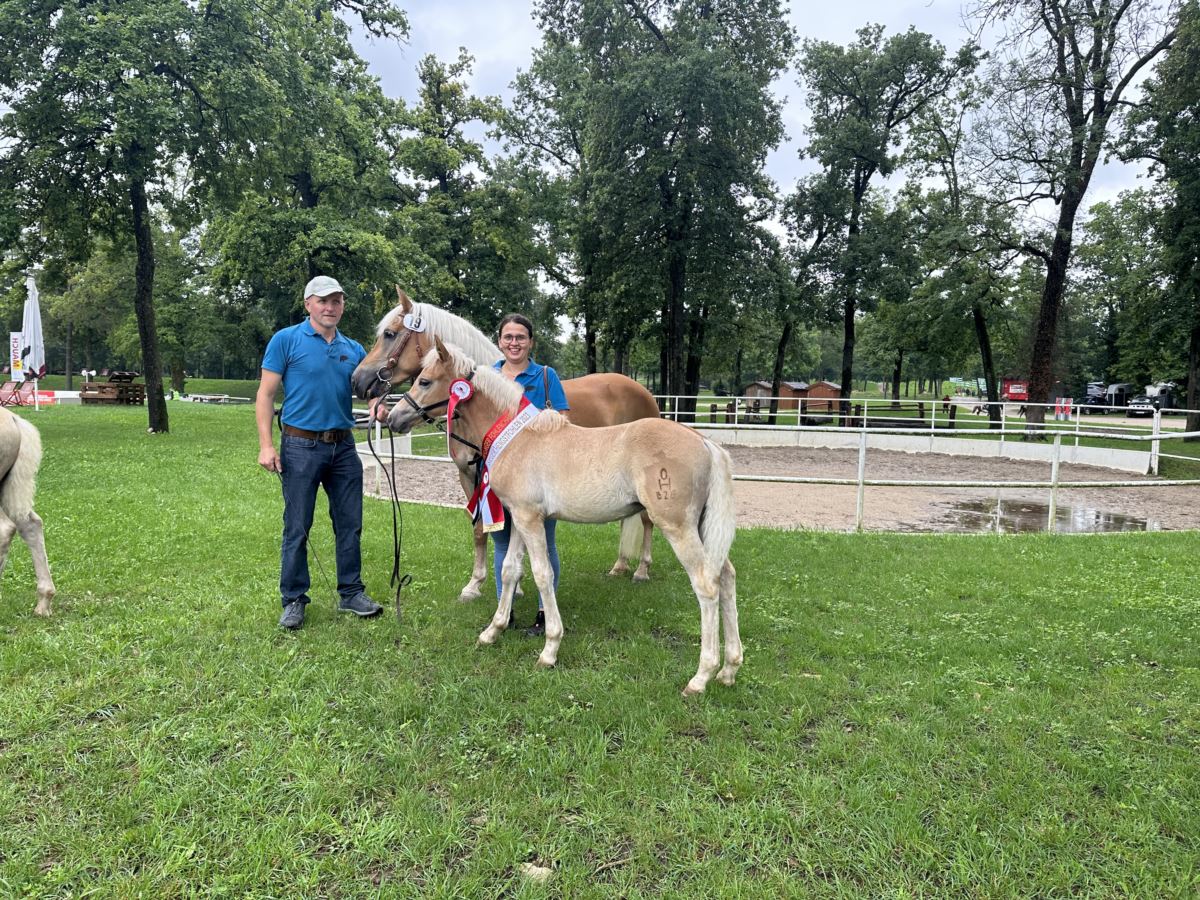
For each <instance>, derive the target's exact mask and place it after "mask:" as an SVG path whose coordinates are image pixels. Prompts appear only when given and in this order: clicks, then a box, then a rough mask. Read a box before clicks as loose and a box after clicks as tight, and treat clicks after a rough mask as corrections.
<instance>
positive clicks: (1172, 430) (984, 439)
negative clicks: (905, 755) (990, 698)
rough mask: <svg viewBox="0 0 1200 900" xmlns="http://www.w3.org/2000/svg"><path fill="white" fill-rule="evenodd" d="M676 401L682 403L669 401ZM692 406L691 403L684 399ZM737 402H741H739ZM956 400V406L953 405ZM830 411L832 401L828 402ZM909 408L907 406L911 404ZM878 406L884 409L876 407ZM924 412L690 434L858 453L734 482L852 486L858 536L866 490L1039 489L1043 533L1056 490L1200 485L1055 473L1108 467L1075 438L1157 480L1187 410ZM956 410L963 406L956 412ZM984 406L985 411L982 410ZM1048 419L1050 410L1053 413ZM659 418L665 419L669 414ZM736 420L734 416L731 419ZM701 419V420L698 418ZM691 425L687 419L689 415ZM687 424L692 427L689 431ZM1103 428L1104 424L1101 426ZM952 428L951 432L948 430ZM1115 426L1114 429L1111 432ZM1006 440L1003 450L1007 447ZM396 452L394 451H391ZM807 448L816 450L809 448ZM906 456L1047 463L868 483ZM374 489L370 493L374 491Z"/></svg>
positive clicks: (389, 440)
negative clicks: (851, 464) (816, 474)
mask: <svg viewBox="0 0 1200 900" xmlns="http://www.w3.org/2000/svg"><path fill="white" fill-rule="evenodd" d="M671 399H680V398H671ZM688 399H692V398H688ZM699 399H700V402H699V403H698V405H697V412H698V413H700V412H701V407H702V406H704V405H705V403H706V402H707V401H706V400H705V399H704V398H699ZM738 399H741V398H738ZM959 399H961V398H959ZM834 402H835V403H836V401H834ZM883 403H884V404H886V406H887V408H888V409H889V410H892V411H894V408H893V406H892V402H891V401H890V400H889V401H883ZM909 403H910V405H911V403H912V401H909ZM876 405H877V406H879V405H882V404H876ZM928 405H929V406H930V407H931V409H930V423H929V425H928V426H925V425H924V424H922V425H921V426H920V427H917V428H913V427H911V424H912V422H913V421H914V419H913V418H912V417H911V416H909V417H902V416H891V417H890V418H891V419H893V420H894V421H895V422H896V423H897V424H896V425H880V424H878V423H879V420H880V419H884V418H889V417H885V416H882V415H867V414H866V409H867V408H868V407H867V404H865V403H864V404H863V407H864V408H863V411H862V412H861V413H859V414H851V415H849V416H846V415H840V414H834V415H833V420H834V421H838V422H848V423H852V424H845V425H842V424H808V425H803V424H799V422H797V423H795V424H784V425H779V424H776V425H764V424H750V423H748V422H745V421H742V422H738V421H736V418H735V421H733V422H730V423H728V424H726V423H724V422H705V421H700V422H696V423H695V424H694V425H693V427H695V429H696V430H697V431H699V432H700V433H702V434H706V435H707V436H709V437H710V438H711V439H713V440H715V441H717V442H718V443H727V444H742V443H745V442H746V437H747V435H757V436H758V440H751V441H750V443H758V444H759V445H763V444H770V445H772V446H789V445H795V444H797V443H798V439H797V436H798V435H808V436H818V435H820V436H823V437H820V438H818V439H817V440H819V441H824V443H817V444H815V446H836V447H853V448H857V450H858V468H857V474H856V476H855V477H854V478H809V477H802V476H783V475H736V474H735V475H734V480H735V481H765V482H772V483H780V484H832V485H854V486H855V488H856V492H857V493H856V499H855V528H856V530H859V531H861V530H862V528H863V521H864V519H863V510H864V505H865V489H866V488H867V487H936V488H991V489H1003V488H1013V489H1016V488H1034V489H1045V490H1047V491H1048V494H1049V502H1048V504H1047V506H1048V512H1047V523H1046V528H1047V530H1048V531H1054V530H1055V527H1056V526H1055V521H1056V512H1057V507H1058V492H1059V491H1060V490H1069V489H1071V488H1129V487H1141V488H1145V487H1173V486H1183V485H1191V486H1195V485H1196V484H1198V483H1200V482H1198V481H1195V480H1186V479H1185V480H1168V479H1154V480H1137V481H1134V480H1121V479H1113V480H1109V481H1064V480H1062V479H1061V477H1060V468H1061V465H1062V463H1063V462H1077V463H1087V464H1091V465H1106V463H1105V462H1102V461H1097V460H1098V459H1100V457H1097V458H1090V457H1088V456H1087V454H1086V453H1084V452H1083V451H1087V450H1104V449H1105V448H1089V447H1086V446H1081V445H1080V439H1081V438H1102V439H1107V440H1109V441H1119V442H1122V443H1129V444H1130V445H1133V446H1138V445H1143V446H1146V447H1148V448H1149V450H1148V451H1146V450H1119V449H1117V450H1113V449H1112V448H1107V450H1108V453H1109V454H1110V456H1109V457H1108V460H1109V463H1112V462H1113V461H1114V460H1115V461H1116V462H1117V463H1121V462H1124V461H1126V459H1127V457H1126V456H1124V455H1111V454H1128V455H1130V456H1136V457H1137V458H1138V459H1140V460H1143V462H1142V463H1140V468H1139V464H1134V465H1133V466H1132V468H1130V467H1129V466H1126V465H1120V464H1115V465H1114V464H1109V465H1108V467H1109V468H1114V469H1118V470H1120V469H1125V470H1126V471H1130V470H1132V471H1140V472H1142V473H1145V472H1147V471H1150V472H1151V473H1152V474H1157V471H1158V460H1159V459H1160V458H1172V459H1196V457H1194V456H1185V455H1179V454H1170V453H1163V452H1162V451H1161V449H1160V445H1161V444H1162V443H1163V442H1165V441H1175V440H1182V439H1183V438H1194V437H1200V431H1192V432H1187V431H1183V430H1181V428H1178V427H1166V428H1164V425H1163V421H1162V416H1163V415H1164V413H1165V414H1167V415H1171V414H1173V413H1176V412H1183V413H1186V410H1184V411H1179V410H1161V411H1160V410H1155V411H1154V414H1153V416H1152V419H1153V421H1152V423H1151V427H1150V428H1149V430H1147V428H1146V426H1140V427H1139V426H1129V425H1116V423H1112V425H1110V426H1109V427H1107V428H1102V427H1100V426H1093V425H1091V424H1090V423H1089V424H1088V425H1084V424H1083V422H1082V421H1081V418H1080V415H1079V414H1076V415H1074V416H1073V417H1072V418H1070V419H1063V420H1059V421H1053V420H1050V419H1049V417H1047V419H1048V420H1047V422H1046V423H1045V426H1044V428H1043V430H1042V431H1041V432H1034V433H1037V434H1039V435H1040V436H1041V437H1044V438H1045V439H1046V440H1044V441H1037V442H1030V441H1028V438H1029V436H1030V434H1031V432H1030V429H1029V428H1028V427H1027V426H1025V425H1023V424H1020V426H1019V427H1017V425H1018V423H1011V422H1010V423H1006V422H1005V418H1004V417H1003V416H1002V417H1001V420H1000V428H999V429H990V428H989V427H988V426H989V422H988V420H987V419H977V420H975V421H974V422H972V423H970V425H968V423H967V422H965V421H963V420H959V421H958V422H954V419H953V417H952V416H951V415H950V414H949V413H943V414H942V417H941V421H942V423H943V424H940V425H939V424H938V421H937V419H936V418H935V416H936V413H935V412H934V411H933V407H934V406H940V405H941V404H940V402H939V401H933V402H932V403H929V404H928ZM959 405H960V406H961V405H962V404H959ZM985 405H986V404H985ZM1007 406H1010V407H1012V406H1016V404H1007ZM1050 406H1051V411H1052V410H1053V407H1052V405H1050ZM665 415H670V414H669V413H667V414H665ZM734 415H735V417H736V412H735V413H734ZM698 417H707V416H704V414H703V413H701V416H698ZM689 418H690V415H689ZM689 424H691V423H689ZM1106 424H1109V423H1106ZM950 425H953V426H955V427H948V426H950ZM1113 426H1115V427H1113ZM969 432H974V433H975V435H976V436H975V437H973V438H964V437H962V435H963V434H964V433H969ZM414 439H415V440H421V441H425V440H430V439H436V440H440V441H442V442H444V441H445V439H446V438H445V435H444V434H442V433H441V432H437V431H434V432H427V433H423V434H416V435H407V434H406V435H398V436H394V437H388V436H387V435H385V433H384V432H383V430H382V426H381V425H380V423H378V422H376V423H374V435H373V440H372V442H373V444H374V449H373V450H371V449H369V448H367V446H366V444H365V442H364V443H362V444H360V446H359V453H360V454H363V455H364V456H367V457H372V456H378V457H379V458H380V459H381V460H383V459H417V460H427V461H430V462H449V461H450V457H449V456H435V455H431V454H415V455H414V454H413V452H412V441H413V440H414ZM897 439H899V440H901V441H903V440H909V441H915V442H916V445H912V446H898V445H897V444H896V443H895V442H896V440H897ZM1006 440H1007V444H1006ZM935 441H937V442H942V441H951V442H953V444H950V445H945V444H934V443H933V442H935ZM1064 441H1068V442H1070V441H1073V444H1072V443H1064ZM393 444H394V448H395V449H394V451H393V449H392V448H393ZM808 445H809V446H813V445H814V444H812V443H809V444H808ZM936 446H941V447H943V449H940V450H939V449H932V450H931V449H930V448H931V447H936ZM948 446H949V447H957V448H959V450H960V451H962V452H955V451H952V450H950V449H944V448H945V447H948ZM868 447H871V448H873V449H904V450H907V451H908V452H944V453H954V455H987V456H1002V457H1008V458H1024V459H1031V458H1038V459H1043V460H1044V461H1047V462H1048V463H1049V464H1050V477H1049V478H1048V479H1047V480H1045V481H928V480H908V479H872V478H868V477H867V449H868ZM379 487H380V486H379V485H378V484H377V485H376V489H377V490H378V489H379Z"/></svg>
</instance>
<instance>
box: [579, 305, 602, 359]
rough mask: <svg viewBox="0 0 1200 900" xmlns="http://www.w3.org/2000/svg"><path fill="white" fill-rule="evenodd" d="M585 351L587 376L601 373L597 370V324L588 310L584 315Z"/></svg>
mask: <svg viewBox="0 0 1200 900" xmlns="http://www.w3.org/2000/svg"><path fill="white" fill-rule="evenodd" d="M583 351H584V359H585V361H586V365H587V374H589V375H591V374H592V373H594V372H597V371H599V370H598V369H597V368H596V324H595V323H594V322H593V321H592V317H591V315H590V314H589V311H588V310H587V309H586V308H585V310H584V313H583Z"/></svg>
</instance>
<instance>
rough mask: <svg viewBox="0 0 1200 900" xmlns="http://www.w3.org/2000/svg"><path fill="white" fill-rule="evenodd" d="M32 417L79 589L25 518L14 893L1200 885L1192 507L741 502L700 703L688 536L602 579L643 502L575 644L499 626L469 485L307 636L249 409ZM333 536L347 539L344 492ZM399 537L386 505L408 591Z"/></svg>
mask: <svg viewBox="0 0 1200 900" xmlns="http://www.w3.org/2000/svg"><path fill="white" fill-rule="evenodd" d="M23 414H25V415H28V416H29V417H30V418H32V419H34V420H35V421H36V422H37V424H38V425H39V427H40V428H41V430H42V435H43V439H44V442H45V445H46V459H45V462H44V464H43V474H42V479H41V484H40V491H39V503H38V508H39V511H40V513H41V515H42V516H43V518H44V519H45V520H46V534H47V545H48V548H49V552H50V557H51V563H52V565H53V568H54V573H55V577H56V580H57V583H58V588H59V591H60V594H59V597H58V598H57V600H56V612H55V616H54V618H52V619H50V620H48V621H47V620H41V619H37V618H36V617H34V616H33V614H32V607H33V604H34V592H33V573H32V567H31V565H30V561H29V554H28V552H27V551H26V550H25V548H24V547H23V545H14V550H13V553H12V559H11V561H10V564H9V567H8V569H7V570H6V572H5V574H4V582H3V587H4V590H3V595H2V598H0V687H2V690H0V895H2V896H14V897H15V896H21V897H25V896H35V897H37V896H81V895H84V894H89V895H96V896H115V897H134V896H150V897H172V896H197V895H203V896H207V895H233V896H239V897H243V896H254V897H296V896H312V897H373V896H401V897H403V896H456V897H457V896H461V897H479V896H492V897H495V896H500V895H518V896H530V897H535V896H584V897H592V896H595V897H601V896H621V897H638V896H643V897H649V896H657V895H660V894H665V895H668V896H681V897H712V896H731V897H732V896H738V897H741V896H794V897H809V896H814V897H828V896H836V897H875V896H905V897H907V896H967V897H996V896H1014V897H1016V896H1020V897H1027V896H1051V895H1081V896H1088V897H1131V896H1140V897H1167V896H1191V895H1195V894H1196V893H1197V890H1198V889H1200V872H1198V871H1197V860H1198V859H1200V854H1198V851H1200V847H1198V834H1200V830H1198V829H1197V820H1196V809H1197V808H1198V806H1200V766H1197V764H1196V759H1197V753H1198V752H1200V712H1198V706H1197V703H1196V697H1197V696H1198V694H1200V656H1198V654H1197V649H1196V647H1197V641H1196V638H1197V624H1196V623H1197V620H1198V614H1200V600H1198V596H1200V578H1198V577H1197V539H1198V538H1197V535H1196V533H1173V534H1172V533H1157V534H1122V535H1105V536H1086V537H1078V536H1077V537H1053V536H1045V535H1031V536H994V535H989V536H948V535H947V536H939V535H922V536H917V535H912V536H909V535H880V534H872V535H843V534H818V533H810V532H790V533H789V532H774V531H769V530H765V529H764V530H748V531H743V532H740V533H739V536H738V540H737V541H736V542H735V544H734V548H733V558H734V562H735V564H736V565H737V567H738V573H739V594H740V601H741V602H740V610H741V623H742V634H743V638H744V640H745V642H746V665H745V667H744V668H743V669H742V671H741V673H740V675H739V679H738V683H737V685H736V686H734V687H733V688H724V687H722V686H720V685H718V684H715V683H714V684H713V685H712V686H711V687H710V689H709V691H708V693H707V694H705V695H703V696H702V697H700V698H696V699H692V700H687V701H685V700H683V699H682V698H681V697H680V696H679V691H680V689H681V688H682V687H683V685H684V683H685V682H686V680H687V679H688V678H689V677H690V676H691V674H692V673H693V672H694V671H695V666H696V661H697V656H698V632H699V621H698V613H697V610H696V603H695V600H694V599H693V598H692V597H691V596H690V592H689V590H688V587H687V584H686V579H685V578H684V575H683V572H682V570H681V569H680V567H679V565H678V564H677V563H676V562H675V561H674V559H673V558H672V557H671V555H670V552H669V550H667V549H666V548H665V546H663V545H661V544H659V545H656V548H655V559H656V564H655V567H654V572H653V581H652V582H651V583H650V584H649V585H636V586H635V585H632V584H630V583H628V582H624V581H619V582H614V581H609V580H608V579H606V578H605V577H604V575H603V573H604V572H605V571H606V570H607V568H608V566H609V565H610V564H611V562H612V555H613V551H614V549H615V544H616V534H617V532H616V528H615V526H608V527H604V528H595V527H592V528H587V527H583V526H573V525H564V526H562V527H561V528H560V530H559V544H560V549H561V553H562V558H563V578H562V585H561V591H560V596H561V602H562V606H563V610H564V620H565V624H566V626H567V629H568V630H567V634H566V637H565V638H564V642H563V647H562V651H561V653H560V661H559V666H558V668H557V669H555V670H553V671H539V670H536V669H535V667H534V660H535V658H536V656H537V652H538V649H539V645H538V643H537V642H535V641H530V640H528V639H525V638H523V637H522V636H521V635H519V634H506V635H505V636H504V637H503V638H502V639H501V641H500V642H499V644H498V645H497V646H496V647H492V648H488V649H482V650H481V649H476V648H475V647H474V641H475V637H476V635H477V634H478V632H479V630H480V629H481V628H482V626H483V625H484V622H485V619H486V618H487V616H488V614H489V612H490V609H489V604H488V603H487V602H485V601H479V602H476V603H475V604H474V605H460V604H458V603H457V602H455V600H454V598H455V596H456V595H457V591H458V588H459V587H460V586H461V584H462V583H463V581H464V580H465V577H466V574H467V570H468V563H469V558H468V556H469V550H470V539H469V534H468V531H467V529H466V528H465V527H464V517H463V516H462V514H461V513H459V512H457V511H454V510H441V509H427V508H419V507H412V506H407V507H405V509H404V558H403V564H402V566H403V569H404V570H405V571H407V572H411V573H412V574H413V583H412V585H411V586H410V587H409V588H407V589H406V590H405V593H404V597H403V601H402V602H403V612H404V616H403V619H402V620H401V621H397V619H396V618H395V616H394V615H393V614H392V612H391V609H389V610H388V611H387V612H385V614H384V615H383V616H382V617H380V618H377V619H375V620H371V621H358V620H354V621H349V620H348V618H347V617H339V616H338V615H337V614H336V613H335V612H334V609H333V604H334V599H333V590H332V588H331V587H330V586H329V584H328V581H327V580H326V579H325V578H324V577H323V576H322V574H321V571H320V569H319V568H318V567H316V566H314V578H315V582H316V590H315V592H314V601H315V602H314V603H313V605H312V606H311V607H310V609H309V622H308V624H307V625H306V627H305V628H304V629H303V630H302V631H300V632H297V633H284V632H281V631H280V630H279V629H278V628H277V627H276V619H277V617H278V613H279V607H278V600H277V596H276V584H277V577H278V559H277V548H278V540H279V526H280V515H281V505H280V497H279V486H278V483H277V482H276V481H275V480H274V479H273V477H272V476H269V475H267V474H266V473H263V472H262V471H261V470H259V469H258V467H257V466H256V465H255V459H256V440H255V437H254V429H253V411H252V409H251V408H250V407H214V406H203V405H200V404H195V405H193V404H172V406H171V429H172V430H171V433H170V434H167V435H154V436H151V435H147V434H146V422H145V410H144V409H142V408H126V409H117V408H108V409H106V408H100V407H64V408H55V409H49V410H45V411H42V412H40V413H33V412H23ZM313 542H314V547H315V550H316V554H317V557H318V559H319V560H320V561H321V563H323V565H324V566H325V567H326V568H327V569H328V567H330V566H331V561H332V558H333V552H332V548H331V542H330V534H329V528H328V523H327V519H325V517H324V514H323V513H319V515H318V525H317V527H316V528H315V530H314V538H313ZM390 547H391V514H390V512H389V510H388V507H387V506H386V505H385V504H383V503H379V502H374V501H371V502H369V503H368V506H367V511H366V522H365V530H364V556H365V563H366V571H367V576H368V587H369V589H370V591H371V592H372V593H373V594H374V595H375V596H376V598H377V599H380V600H388V599H389V589H388V584H387V575H388V572H389V571H390V568H391V549H390ZM326 574H327V576H328V579H330V580H332V578H333V573H332V572H327V573H326ZM529 597H530V598H531V597H532V592H531V593H530V595H529ZM532 610H533V601H532V599H526V600H525V601H522V602H521V603H520V604H519V605H518V618H519V620H520V621H521V622H522V623H524V622H527V621H528V620H529V619H530V618H531V616H532ZM523 863H534V864H537V865H539V866H543V867H546V868H549V869H551V870H552V873H553V874H552V876H551V879H550V881H549V882H548V883H546V884H537V883H534V882H532V881H530V880H529V879H528V878H527V877H526V876H524V875H523V874H522V871H521V865H522V864H523Z"/></svg>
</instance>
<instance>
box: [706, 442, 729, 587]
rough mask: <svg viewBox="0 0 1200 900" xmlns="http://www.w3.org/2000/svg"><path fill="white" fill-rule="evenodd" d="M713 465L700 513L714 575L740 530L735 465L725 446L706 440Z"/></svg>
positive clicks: (722, 563)
mask: <svg viewBox="0 0 1200 900" xmlns="http://www.w3.org/2000/svg"><path fill="white" fill-rule="evenodd" d="M704 444H705V446H706V447H707V448H708V454H709V456H710V457H712V465H711V466H710V467H709V470H708V496H707V498H706V499H705V501H704V510H703V511H702V512H701V513H700V540H701V541H703V543H704V561H705V563H706V564H707V565H708V567H709V571H710V572H712V573H713V574H714V575H717V574H719V573H720V572H721V569H722V567H723V566H724V565H725V561H726V560H727V559H729V548H730V547H731V546H732V545H733V535H734V532H735V531H736V529H737V518H736V510H735V507H734V502H733V463H732V462H731V461H730V459H729V454H728V453H727V452H726V451H725V448H724V447H719V446H718V445H716V444H714V443H713V442H712V441H710V440H708V439H707V438H706V439H705V440H704Z"/></svg>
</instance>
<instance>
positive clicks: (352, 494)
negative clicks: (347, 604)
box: [279, 434, 364, 606]
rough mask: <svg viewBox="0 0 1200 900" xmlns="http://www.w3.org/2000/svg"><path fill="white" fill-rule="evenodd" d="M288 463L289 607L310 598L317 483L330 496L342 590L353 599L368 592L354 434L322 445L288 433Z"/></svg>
mask: <svg viewBox="0 0 1200 900" xmlns="http://www.w3.org/2000/svg"><path fill="white" fill-rule="evenodd" d="M279 459H280V462H281V463H282V465H283V547H282V550H281V553H280V558H281V561H280V572H279V593H280V596H281V597H282V599H283V605H284V606H287V605H288V604H289V603H291V602H293V601H295V600H302V601H304V602H305V603H307V602H308V599H309V598H308V588H309V585H310V583H311V581H310V579H309V574H308V532H309V530H310V529H311V528H312V523H313V511H314V509H315V507H316V503H317V486H318V485H320V486H321V487H323V488H325V496H326V497H328V498H329V518H330V519H331V520H332V521H333V535H334V541H335V546H336V550H335V554H336V560H335V563H336V566H337V579H338V587H337V589H338V593H339V594H340V595H341V596H342V598H343V599H346V600H349V599H352V598H354V597H357V596H358V595H359V594H361V593H364V588H363V583H362V553H361V551H360V539H361V537H362V505H363V474H362V471H363V470H362V460H360V459H359V458H358V452H357V451H356V450H355V447H354V438H353V437H349V438H347V439H346V440H344V441H342V442H341V443H339V444H322V443H321V442H320V441H312V440H309V439H308V438H300V437H292V436H291V435H287V434H285V435H284V436H283V437H282V439H281V440H280V444H279Z"/></svg>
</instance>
